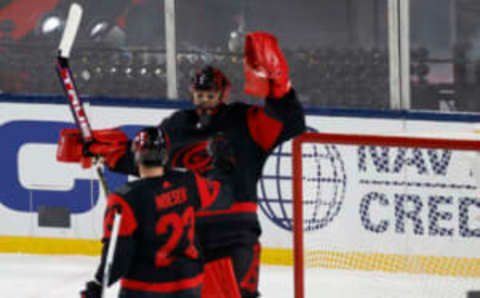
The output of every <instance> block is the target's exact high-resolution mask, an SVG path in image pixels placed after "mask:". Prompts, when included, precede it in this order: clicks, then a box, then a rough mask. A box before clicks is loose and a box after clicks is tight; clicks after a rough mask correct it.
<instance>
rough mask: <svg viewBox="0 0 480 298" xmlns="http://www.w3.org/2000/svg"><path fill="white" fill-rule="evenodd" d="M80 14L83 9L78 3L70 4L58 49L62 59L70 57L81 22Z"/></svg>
mask: <svg viewBox="0 0 480 298" xmlns="http://www.w3.org/2000/svg"><path fill="white" fill-rule="evenodd" d="M82 14H83V9H82V7H81V6H80V5H79V4H78V3H72V5H70V10H69V11H68V17H67V21H66V24H65V29H64V30H63V35H62V39H61V40H60V45H59V47H58V50H59V54H60V56H61V57H63V58H69V57H70V51H71V50H72V46H73V42H74V41H75V36H76V35H77V31H78V27H79V26H80V21H81V20H82Z"/></svg>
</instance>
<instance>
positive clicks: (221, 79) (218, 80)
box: [190, 65, 231, 103]
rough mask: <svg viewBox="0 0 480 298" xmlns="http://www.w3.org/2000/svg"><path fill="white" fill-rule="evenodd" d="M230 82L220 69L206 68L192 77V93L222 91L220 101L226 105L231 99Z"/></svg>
mask: <svg viewBox="0 0 480 298" xmlns="http://www.w3.org/2000/svg"><path fill="white" fill-rule="evenodd" d="M230 88H231V85H230V81H229V80H228V79H227V77H226V76H225V75H224V74H223V72H221V71H220V70H219V69H218V68H216V67H213V66H210V65H208V66H205V67H204V68H202V69H201V70H199V71H197V72H196V73H195V75H194V76H193V77H192V84H191V86H190V92H192V93H193V91H196V90H201V91H220V101H221V102H223V103H226V102H227V100H228V98H229V97H230Z"/></svg>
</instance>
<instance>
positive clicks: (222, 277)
mask: <svg viewBox="0 0 480 298" xmlns="http://www.w3.org/2000/svg"><path fill="white" fill-rule="evenodd" d="M204 270H205V279H204V283H203V289H202V298H240V297H241V296H240V290H239V289H238V283H237V279H236V277H235V272H234V271H233V265H232V260H231V259H230V258H229V257H227V258H223V259H219V260H215V261H212V262H209V263H207V264H205V266H204Z"/></svg>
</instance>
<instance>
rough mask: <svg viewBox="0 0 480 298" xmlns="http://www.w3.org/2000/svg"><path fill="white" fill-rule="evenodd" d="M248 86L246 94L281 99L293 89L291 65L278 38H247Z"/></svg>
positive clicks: (267, 35) (265, 35)
mask: <svg viewBox="0 0 480 298" xmlns="http://www.w3.org/2000/svg"><path fill="white" fill-rule="evenodd" d="M244 70H245V86H244V91H245V93H247V94H250V95H253V96H257V97H268V98H281V97H283V96H284V95H285V94H286V93H288V91H290V88H291V82H290V78H289V74H288V64H287V60H286V59H285V56H284V55H283V53H282V51H281V50H280V48H279V46H278V41H277V38H276V37H275V36H273V35H272V34H270V33H267V32H252V33H249V34H247V36H246V38H245V59H244Z"/></svg>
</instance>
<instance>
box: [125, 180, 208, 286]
mask: <svg viewBox="0 0 480 298" xmlns="http://www.w3.org/2000/svg"><path fill="white" fill-rule="evenodd" d="M196 180H197V179H196V177H195V175H194V174H192V173H190V172H186V173H183V172H175V171H171V172H167V173H166V175H164V176H162V177H153V178H142V179H140V180H137V181H134V182H130V183H128V184H126V185H125V186H124V187H122V188H120V189H119V190H118V191H117V192H116V193H117V194H118V195H119V196H120V197H122V198H123V199H124V200H125V201H126V202H127V204H128V205H129V206H130V207H131V212H132V213H133V217H134V221H135V224H136V229H135V231H134V232H133V234H132V235H131V236H132V238H133V240H134V243H135V250H134V251H135V252H134V256H133V257H132V259H131V261H130V264H129V266H128V268H129V270H128V272H127V273H126V275H124V278H123V279H122V287H123V288H127V289H137V290H144V289H146V288H148V289H158V290H161V291H164V290H165V289H169V288H170V289H173V290H177V288H178V287H182V285H185V283H190V284H191V285H193V284H195V283H197V282H200V280H201V274H202V272H203V263H202V261H201V259H200V256H199V252H198V248H197V245H196V244H195V239H194V235H195V234H194V220H195V219H194V215H195V210H196V209H198V208H199V207H200V199H199V193H198V190H197V182H196ZM123 213H125V210H124V211H123ZM127 220H128V216H127ZM166 283H168V285H169V287H165V285H166Z"/></svg>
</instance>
